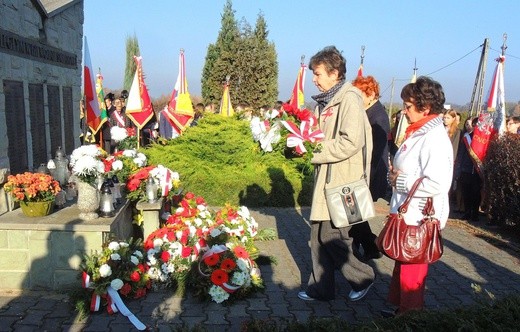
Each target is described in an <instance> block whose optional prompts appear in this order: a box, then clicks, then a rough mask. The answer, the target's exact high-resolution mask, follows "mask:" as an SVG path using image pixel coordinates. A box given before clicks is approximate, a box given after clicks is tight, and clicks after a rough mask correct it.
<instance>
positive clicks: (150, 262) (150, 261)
mask: <svg viewBox="0 0 520 332" xmlns="http://www.w3.org/2000/svg"><path fill="white" fill-rule="evenodd" d="M156 253H157V251H156V250H155V249H150V250H148V253H147V254H146V257H147V260H148V265H150V266H152V265H155V264H156V263H157V259H156V258H155V254H156Z"/></svg>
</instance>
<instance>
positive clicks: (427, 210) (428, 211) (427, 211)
mask: <svg viewBox="0 0 520 332" xmlns="http://www.w3.org/2000/svg"><path fill="white" fill-rule="evenodd" d="M424 178H425V176H421V177H420V178H418V179H417V180H415V182H414V184H413V186H412V189H410V191H409V192H408V196H406V199H405V200H404V202H403V204H401V206H400V207H399V209H398V210H397V211H398V212H399V214H403V213H406V211H408V205H409V204H410V201H411V200H412V198H413V196H414V195H415V192H416V191H417V188H419V185H420V184H421V182H422V180H423V179H424ZM422 213H423V215H426V216H432V215H434V214H435V209H434V208H433V199H432V198H431V197H428V198H427V199H426V204H425V205H424V208H423V211H422Z"/></svg>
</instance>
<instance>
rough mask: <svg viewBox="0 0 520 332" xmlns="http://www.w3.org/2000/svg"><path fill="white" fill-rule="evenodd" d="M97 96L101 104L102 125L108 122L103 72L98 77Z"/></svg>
mask: <svg viewBox="0 0 520 332" xmlns="http://www.w3.org/2000/svg"><path fill="white" fill-rule="evenodd" d="M96 96H97V100H98V104H99V110H100V117H101V121H102V123H104V122H105V121H108V114H107V106H106V105H105V92H103V76H102V75H101V71H99V73H98V74H97V75H96Z"/></svg>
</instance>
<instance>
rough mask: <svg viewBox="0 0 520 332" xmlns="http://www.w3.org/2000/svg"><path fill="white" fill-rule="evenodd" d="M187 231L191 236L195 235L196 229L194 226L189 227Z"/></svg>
mask: <svg viewBox="0 0 520 332" xmlns="http://www.w3.org/2000/svg"><path fill="white" fill-rule="evenodd" d="M189 231H190V235H191V236H195V235H197V227H195V226H194V225H190V226H189Z"/></svg>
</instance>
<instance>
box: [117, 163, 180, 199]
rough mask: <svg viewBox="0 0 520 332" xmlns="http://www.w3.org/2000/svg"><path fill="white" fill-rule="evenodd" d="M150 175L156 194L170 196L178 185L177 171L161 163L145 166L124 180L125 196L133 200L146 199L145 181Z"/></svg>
mask: <svg viewBox="0 0 520 332" xmlns="http://www.w3.org/2000/svg"><path fill="white" fill-rule="evenodd" d="M149 177H152V178H153V179H154V181H155V183H156V184H157V191H158V195H159V196H162V197H168V198H172V197H173V196H174V195H175V194H176V192H175V190H176V189H178V188H179V186H180V183H181V182H180V179H179V173H177V172H174V171H172V170H170V169H169V168H166V167H164V166H162V165H158V166H154V165H150V166H146V167H143V168H141V169H139V170H138V171H137V172H135V173H133V174H131V175H130V176H129V177H128V179H127V181H126V189H127V190H128V193H127V195H126V197H127V198H128V199H129V200H131V201H134V202H138V201H144V200H145V199H146V182H147V180H148V178H149Z"/></svg>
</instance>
